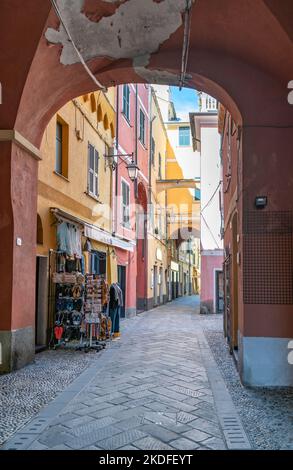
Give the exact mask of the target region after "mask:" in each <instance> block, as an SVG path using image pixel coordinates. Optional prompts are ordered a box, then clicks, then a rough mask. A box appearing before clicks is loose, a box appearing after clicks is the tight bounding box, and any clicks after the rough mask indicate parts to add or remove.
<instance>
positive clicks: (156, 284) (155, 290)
mask: <svg viewBox="0 0 293 470" xmlns="http://www.w3.org/2000/svg"><path fill="white" fill-rule="evenodd" d="M157 305H158V268H157V266H154V306H155V307H156V306H157Z"/></svg>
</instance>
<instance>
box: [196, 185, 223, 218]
mask: <svg viewBox="0 0 293 470" xmlns="http://www.w3.org/2000/svg"><path fill="white" fill-rule="evenodd" d="M221 184H222V181H219V184H218V186H217V187H216V189H215V191H214V192H213V194H212V195H211V197H210V199H209V200H208V202H207V203H206V204H205V206H204V207H203V208H202V209H201V213H203V211H204V210H205V209H206V208H207V207H208V206H209V205H210V203H211V202H212V200H213V199H214V197H215V195H216V194H217V191H218V189H219V187H220V186H221Z"/></svg>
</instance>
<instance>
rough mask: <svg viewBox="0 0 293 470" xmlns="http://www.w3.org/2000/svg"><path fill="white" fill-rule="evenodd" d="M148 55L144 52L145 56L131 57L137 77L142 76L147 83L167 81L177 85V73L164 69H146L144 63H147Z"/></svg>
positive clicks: (160, 83) (159, 83) (163, 83)
mask: <svg viewBox="0 0 293 470" xmlns="http://www.w3.org/2000/svg"><path fill="white" fill-rule="evenodd" d="M150 57H151V56H150V54H146V55H145V56H140V57H135V58H134V59H133V68H134V70H135V73H136V74H137V75H138V76H139V77H142V78H143V79H144V80H145V81H146V82H147V83H153V84H158V85H165V84H166V83H168V84H169V85H178V83H179V79H180V77H179V75H175V74H173V73H171V72H167V71H165V70H154V69H148V68H147V67H146V65H148V63H149V60H150Z"/></svg>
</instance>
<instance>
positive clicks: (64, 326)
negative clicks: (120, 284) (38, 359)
mask: <svg viewBox="0 0 293 470" xmlns="http://www.w3.org/2000/svg"><path fill="white" fill-rule="evenodd" d="M53 265H54V268H55V270H54V271H53V272H52V284H53V286H54V289H53V291H54V300H55V302H54V315H53V321H54V327H53V331H52V338H51V341H50V345H51V346H53V347H54V349H56V348H57V347H61V346H62V347H64V346H67V347H71V348H75V349H78V350H80V349H84V350H85V351H87V350H89V349H96V350H100V349H103V348H104V347H105V345H106V343H105V341H106V340H108V339H111V329H112V323H111V319H110V317H109V315H108V310H109V307H108V306H109V288H108V284H107V282H106V279H105V276H104V275H97V274H83V272H82V270H83V261H82V259H80V258H77V257H72V256H68V255H67V254H66V253H65V252H63V251H57V252H55V258H54V262H53Z"/></svg>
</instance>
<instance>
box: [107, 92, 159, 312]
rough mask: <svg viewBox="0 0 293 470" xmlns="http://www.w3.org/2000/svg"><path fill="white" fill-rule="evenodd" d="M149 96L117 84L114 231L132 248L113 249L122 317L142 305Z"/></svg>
mask: <svg viewBox="0 0 293 470" xmlns="http://www.w3.org/2000/svg"><path fill="white" fill-rule="evenodd" d="M149 96H150V87H149V86H148V85H143V84H140V85H133V84H125V85H120V86H119V87H117V91H116V109H117V133H116V135H117V139H116V149H115V153H117V154H118V155H119V157H118V162H117V163H118V165H117V167H116V171H115V173H116V174H115V178H114V182H113V185H114V187H113V206H112V207H113V212H114V214H113V215H114V217H113V219H114V231H115V233H116V235H117V236H119V237H120V238H121V239H123V240H125V241H128V242H131V243H132V245H133V251H128V252H126V251H125V250H123V249H117V251H116V255H117V264H118V281H119V282H120V284H122V286H123V290H124V291H125V316H126V317H129V316H133V315H135V314H136V312H137V310H138V311H143V310H145V308H146V297H147V236H146V214H147V189H148V186H147V185H148V157H149V99H150V98H149ZM132 161H133V162H135V163H136V164H137V166H138V168H139V170H138V177H137V179H136V180H135V181H132V180H131V179H130V178H129V175H128V170H127V165H128V164H129V163H131V162H132ZM136 239H137V240H136ZM138 266H139V269H138ZM123 313H124V312H123Z"/></svg>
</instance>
